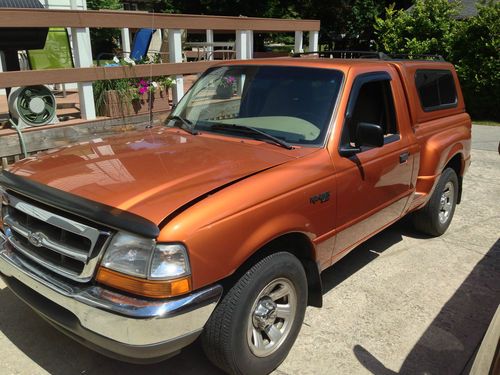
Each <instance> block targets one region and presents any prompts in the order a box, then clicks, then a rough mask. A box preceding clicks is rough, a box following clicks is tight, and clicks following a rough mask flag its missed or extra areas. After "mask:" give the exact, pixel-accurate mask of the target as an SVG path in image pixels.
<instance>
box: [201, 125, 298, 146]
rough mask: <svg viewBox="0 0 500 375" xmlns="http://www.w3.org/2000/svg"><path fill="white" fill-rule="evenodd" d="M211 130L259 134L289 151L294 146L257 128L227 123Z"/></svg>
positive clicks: (215, 126) (212, 127) (213, 126)
mask: <svg viewBox="0 0 500 375" xmlns="http://www.w3.org/2000/svg"><path fill="white" fill-rule="evenodd" d="M210 128H211V129H222V130H232V131H237V132H243V133H252V134H257V135H260V136H262V137H264V138H266V139H269V140H271V141H273V142H274V143H276V144H278V145H279V146H281V147H284V148H286V149H287V150H292V149H293V146H292V145H291V144H290V143H288V142H286V141H284V140H282V139H279V138H276V137H274V136H272V135H271V134H268V133H266V132H263V131H262V130H259V129H257V128H254V127H251V126H246V125H236V124H225V123H221V122H219V123H216V124H214V125H212V126H211V127H210Z"/></svg>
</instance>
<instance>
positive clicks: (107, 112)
mask: <svg viewBox="0 0 500 375" xmlns="http://www.w3.org/2000/svg"><path fill="white" fill-rule="evenodd" d="M114 61H115V64H116V65H117V66H130V67H133V66H134V65H136V64H140V63H151V62H152V61H149V60H144V61H141V62H134V61H128V60H126V59H122V60H120V59H118V58H115V59H114ZM174 84H175V80H174V79H173V78H171V77H169V76H159V77H152V78H150V79H146V78H130V79H129V78H123V79H115V80H101V81H95V82H94V84H93V88H94V102H95V107H96V111H97V113H98V114H99V115H100V116H107V117H125V116H131V115H136V114H142V113H147V112H149V111H150V110H156V111H158V110H169V109H170V103H169V94H168V90H169V88H170V87H172V86H173V85H174Z"/></svg>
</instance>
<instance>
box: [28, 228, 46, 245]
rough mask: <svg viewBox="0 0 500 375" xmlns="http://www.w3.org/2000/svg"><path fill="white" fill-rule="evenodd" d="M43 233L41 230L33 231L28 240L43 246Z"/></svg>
mask: <svg viewBox="0 0 500 375" xmlns="http://www.w3.org/2000/svg"><path fill="white" fill-rule="evenodd" d="M43 238H44V235H43V233H40V232H32V233H30V234H29V235H28V241H29V242H30V244H32V245H33V246H36V247H42V245H43Z"/></svg>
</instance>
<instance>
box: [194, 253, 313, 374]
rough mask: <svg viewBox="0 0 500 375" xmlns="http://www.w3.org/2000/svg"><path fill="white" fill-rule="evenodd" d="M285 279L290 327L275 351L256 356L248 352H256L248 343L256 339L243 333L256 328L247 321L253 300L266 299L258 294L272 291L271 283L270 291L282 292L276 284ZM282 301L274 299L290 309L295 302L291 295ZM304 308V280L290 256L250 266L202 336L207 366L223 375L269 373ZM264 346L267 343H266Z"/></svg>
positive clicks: (288, 344) (293, 337)
mask: <svg viewBox="0 0 500 375" xmlns="http://www.w3.org/2000/svg"><path fill="white" fill-rule="evenodd" d="M285 280H286V282H287V283H288V284H284V285H285V286H286V285H288V286H291V287H293V288H294V293H295V301H296V309H295V314H294V315H293V318H290V319H289V320H288V322H289V323H288V325H289V327H290V329H289V331H288V334H287V335H283V337H284V338H283V341H282V343H281V344H279V345H276V347H275V350H274V352H272V353H269V355H267V354H266V355H265V356H257V355H255V354H254V352H253V351H254V350H257V349H255V348H256V346H255V345H252V343H251V342H254V339H253V337H255V336H251V337H252V338H250V339H249V337H250V333H249V331H248V330H253V329H254V328H255V330H258V329H259V328H257V327H256V326H255V325H254V324H255V323H252V322H254V320H250V319H251V318H250V317H254V316H255V314H252V312H253V311H255V310H254V309H255V307H256V306H257V305H258V302H259V301H263V300H264V299H265V298H267V297H262V296H261V294H262V293H263V292H265V291H266V290H267V289H266V288H269V287H272V286H273V285H274V284H273V283H276V282H278V284H277V286H276V288H277V289H272V290H274V291H276V290H285V289H281V285H279V282H285ZM293 288H292V289H293ZM271 294H273V293H271ZM276 294H277V293H276ZM257 297H259V299H258V298H257ZM283 298H284V300H283V299H276V300H277V301H286V303H287V304H289V305H291V303H290V301H293V300H294V299H293V298H291V296H288V297H283ZM287 298H290V299H287ZM277 303H279V302H277ZM276 306H278V305H276ZM306 306H307V279H306V274H305V271H304V268H303V266H302V264H301V262H300V261H299V260H298V259H297V258H296V257H295V256H293V255H292V254H290V253H286V252H279V253H275V254H272V255H270V256H268V257H266V258H264V259H262V260H261V261H259V262H258V263H256V264H255V265H254V266H253V267H252V268H250V269H249V270H248V271H247V272H246V273H245V274H244V275H243V276H242V277H241V278H240V279H239V280H238V281H237V282H236V283H235V284H234V286H233V287H232V288H231V289H230V290H229V291H228V293H227V294H226V295H225V296H224V297H223V299H222V301H221V302H220V303H219V305H218V306H217V307H216V309H215V310H214V312H213V314H212V316H211V317H210V319H209V321H208V322H207V324H206V326H205V329H204V331H203V334H202V345H203V349H204V351H205V354H206V355H207V357H208V358H209V359H210V360H211V361H212V363H214V364H215V365H216V366H217V367H219V368H220V369H222V370H224V371H225V372H227V373H228V374H238V375H247V374H251V375H260V374H268V373H270V372H271V371H273V370H274V369H275V368H276V367H278V366H279V364H280V363H281V362H283V360H284V359H285V358H286V356H287V355H288V352H289V351H290V349H291V347H292V345H293V343H294V342H295V340H296V338H297V335H298V334H299V331H300V328H301V325H302V322H303V320H304V313H305V310H306ZM269 311H271V310H269ZM275 319H276V320H275V322H276V323H273V324H277V325H278V326H279V325H280V324H283V325H282V329H283V327H284V326H285V323H284V322H285V320H283V323H281V322H280V321H279V320H280V318H275ZM273 324H271V325H273ZM268 328H269V326H268ZM285 331H286V330H285ZM254 333H255V332H254ZM262 334H263V335H264V334H265V333H262ZM260 337H262V336H260ZM269 337H270V336H269ZM249 341H251V342H249ZM264 342H266V340H264ZM277 342H280V341H277ZM268 345H272V344H271V340H270V339H269V344H268Z"/></svg>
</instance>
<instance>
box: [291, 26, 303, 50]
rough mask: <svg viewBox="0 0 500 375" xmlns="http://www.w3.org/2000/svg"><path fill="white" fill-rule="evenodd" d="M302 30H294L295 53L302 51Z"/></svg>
mask: <svg viewBox="0 0 500 375" xmlns="http://www.w3.org/2000/svg"><path fill="white" fill-rule="evenodd" d="M303 35H304V34H303V32H302V31H296V32H295V46H294V49H293V51H294V52H295V53H301V52H304V47H303V45H302V39H303Z"/></svg>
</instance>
